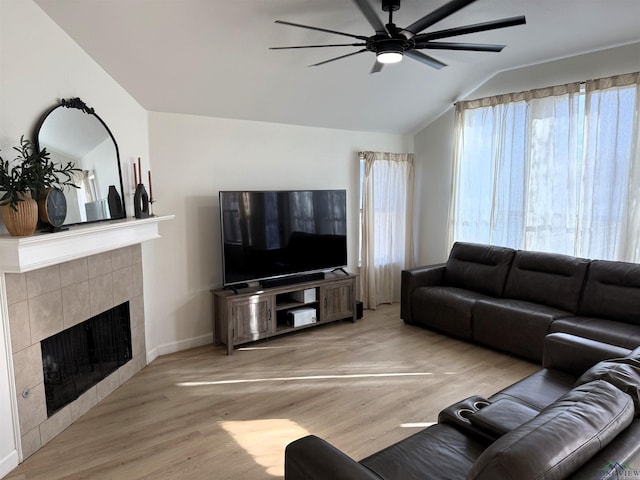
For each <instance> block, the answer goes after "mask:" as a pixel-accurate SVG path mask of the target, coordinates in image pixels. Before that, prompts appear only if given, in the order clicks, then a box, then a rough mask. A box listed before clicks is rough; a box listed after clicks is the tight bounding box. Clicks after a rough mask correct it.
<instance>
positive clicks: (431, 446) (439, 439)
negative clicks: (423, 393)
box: [360, 424, 487, 480]
mask: <svg viewBox="0 0 640 480" xmlns="http://www.w3.org/2000/svg"><path fill="white" fill-rule="evenodd" d="M486 446H487V443H485V442H482V441H480V440H478V439H475V438H474V437H472V436H471V435H468V434H466V433H463V432H461V431H460V430H457V429H456V428H455V427H453V426H451V425H446V424H436V425H433V426H431V427H429V428H426V429H425V430H422V431H420V432H418V433H416V434H414V435H412V436H410V437H408V438H406V439H404V440H401V441H400V442H398V443H396V444H394V445H391V446H390V447H387V448H385V449H384V450H380V451H379V452H376V453H374V454H373V455H371V456H369V457H367V458H365V459H364V460H361V461H360V464H362V465H364V466H365V467H367V468H368V469H370V470H372V471H373V472H375V473H377V474H378V475H379V476H380V477H382V478H384V479H386V480H424V479H425V478H429V479H431V480H451V479H464V478H465V477H466V475H467V472H469V470H470V469H471V467H472V465H473V464H474V462H475V461H476V459H477V458H478V457H479V456H480V454H481V453H482V451H483V450H484V449H485V448H486Z"/></svg>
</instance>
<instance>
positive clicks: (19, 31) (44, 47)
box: [0, 0, 149, 476]
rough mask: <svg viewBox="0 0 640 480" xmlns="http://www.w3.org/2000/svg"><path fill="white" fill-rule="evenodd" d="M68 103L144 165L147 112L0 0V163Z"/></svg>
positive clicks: (25, 8) (36, 18) (2, 402)
mask: <svg viewBox="0 0 640 480" xmlns="http://www.w3.org/2000/svg"><path fill="white" fill-rule="evenodd" d="M70 97H80V98H82V99H83V100H84V101H85V102H86V103H87V104H88V105H89V106H92V107H94V108H95V110H96V113H98V115H100V117H101V118H102V119H103V120H104V121H105V123H106V124H107V125H109V127H110V128H111V130H112V132H113V135H114V136H115V138H116V139H117V141H118V145H119V147H120V155H121V158H122V159H123V161H125V160H129V161H132V159H133V158H137V157H138V156H142V157H143V158H148V156H149V148H148V119H147V112H146V111H145V110H144V109H143V108H141V107H140V105H139V104H138V103H137V102H136V101H135V100H134V99H133V98H132V97H131V96H130V95H129V94H128V93H127V92H126V91H124V90H123V89H122V88H121V87H120V85H118V84H117V83H116V82H115V81H114V80H113V79H112V78H111V77H110V76H109V75H107V74H106V73H105V72H104V70H102V69H101V68H100V67H99V66H98V65H97V64H96V63H95V62H94V61H93V60H92V59H91V58H90V57H89V56H88V55H87V54H86V53H85V52H84V51H82V50H81V49H80V48H79V47H78V46H77V45H76V44H75V43H74V42H73V41H72V40H71V39H70V38H69V36H68V35H67V34H66V33H64V32H63V31H62V30H61V29H60V28H59V27H58V26H57V25H56V24H55V23H54V22H53V21H52V20H51V19H50V18H49V17H48V16H47V15H46V14H45V13H44V12H43V11H42V10H41V9H40V8H39V7H38V6H37V5H36V4H35V3H33V2H32V1H31V0H0V149H1V150H2V151H1V152H0V155H1V156H2V157H3V158H4V159H5V160H11V159H13V158H14V155H12V150H11V147H12V146H13V145H17V144H18V142H19V140H20V136H21V135H25V136H27V137H28V138H32V137H33V130H34V128H35V126H36V123H37V121H38V119H39V118H40V116H41V115H42V114H43V113H44V112H45V110H47V109H48V108H49V107H51V106H53V105H55V104H57V103H58V101H59V99H60V98H70ZM2 228H3V229H4V226H2ZM145 295H146V293H145ZM0 316H1V312H0ZM2 322H5V323H8V322H7V319H6V318H2ZM7 350H9V351H10V345H9V340H8V339H7V338H4V337H3V336H2V335H0V355H1V356H2V357H4V356H5V352H6V351H7ZM6 376H7V371H6V365H5V363H4V362H2V361H0V432H2V434H0V476H2V475H3V474H4V473H6V470H4V468H5V467H7V466H10V465H11V462H13V461H14V460H15V458H17V457H15V455H14V452H15V449H16V444H15V441H14V439H13V438H12V435H11V434H10V432H12V426H11V425H12V419H11V412H10V402H9V401H10V393H9V389H8V384H7V382H6V381H5V380H6ZM3 462H4V463H3Z"/></svg>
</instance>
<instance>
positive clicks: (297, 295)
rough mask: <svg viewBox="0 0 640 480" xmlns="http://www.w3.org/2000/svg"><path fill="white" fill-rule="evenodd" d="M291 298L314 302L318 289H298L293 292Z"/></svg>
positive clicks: (298, 300) (303, 301)
mask: <svg viewBox="0 0 640 480" xmlns="http://www.w3.org/2000/svg"><path fill="white" fill-rule="evenodd" d="M291 298H293V299H294V300H295V301H296V302H302V303H312V302H315V301H316V289H315V288H305V289H304V290H298V291H295V292H291Z"/></svg>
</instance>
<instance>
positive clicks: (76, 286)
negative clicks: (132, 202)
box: [0, 215, 175, 462]
mask: <svg viewBox="0 0 640 480" xmlns="http://www.w3.org/2000/svg"><path fill="white" fill-rule="evenodd" d="M173 218H175V216H174V215H164V216H154V217H149V218H146V219H134V218H128V219H125V220H117V221H111V222H109V221H107V222H97V223H93V224H85V225H77V226H72V227H70V228H69V229H68V230H66V231H62V232H57V233H54V234H47V233H36V234H35V235H33V236H30V237H9V236H8V235H2V234H0V320H1V321H2V324H1V325H0V327H2V329H3V334H4V337H5V338H7V339H9V342H7V344H6V345H5V348H6V350H5V352H0V353H4V354H5V355H6V357H7V362H8V366H9V372H10V378H9V379H8V380H9V393H10V397H9V402H10V404H11V411H12V417H13V418H12V423H13V432H2V434H3V435H11V434H12V433H13V437H14V440H15V443H14V445H15V446H16V451H15V458H16V459H17V460H18V462H20V461H22V460H23V459H25V458H27V457H29V456H31V455H32V454H33V453H35V452H36V451H37V450H38V449H40V448H41V447H42V446H43V445H45V444H46V443H48V442H49V441H50V440H51V439H53V438H54V437H55V436H56V435H58V434H59V433H60V432H62V431H63V430H64V429H65V428H67V427H68V426H69V425H71V424H72V423H73V422H74V421H76V420H77V419H78V418H79V417H80V416H82V415H83V414H84V413H86V412H87V411H88V410H89V409H91V408H92V407H93V406H94V405H96V404H97V403H98V402H100V401H101V400H102V399H103V398H105V397H106V396H107V395H109V394H110V393H111V392H113V391H114V390H115V389H116V388H118V387H119V386H120V385H122V384H123V383H124V382H125V381H126V380H128V379H129V378H131V376H133V375H134V374H135V373H136V372H138V371H139V370H140V369H142V368H143V367H144V366H145V365H146V363H147V346H146V345H145V325H146V324H147V321H148V319H146V317H145V311H144V310H145V309H144V285H143V283H144V282H143V261H142V259H143V257H144V256H145V255H144V248H143V244H144V243H146V242H147V241H149V240H155V239H158V238H160V235H159V232H158V224H159V223H160V222H163V221H165V220H171V219H173ZM127 301H128V302H129V316H130V326H131V346H132V352H131V353H132V358H131V360H129V361H128V362H127V363H125V364H124V365H122V366H121V367H120V368H119V369H118V370H116V371H115V372H113V373H111V374H110V375H108V376H107V377H106V378H105V379H103V380H102V381H100V382H99V383H98V384H96V385H94V386H93V387H91V388H90V389H89V390H87V391H86V392H84V393H83V394H82V395H80V397H79V398H77V399H76V400H74V401H73V402H71V403H70V404H68V405H67V406H65V407H63V408H61V409H60V410H58V411H57V412H55V413H54V414H53V415H52V416H51V417H48V418H47V407H46V400H45V388H44V374H43V366H42V353H41V345H40V343H41V341H42V340H44V339H46V338H48V337H50V336H52V335H55V334H57V333H59V332H61V331H63V330H66V329H68V328H70V327H72V326H75V325H77V324H79V323H81V322H84V321H85V320H88V319H89V318H91V317H94V316H96V315H98V314H101V313H103V312H105V311H107V310H110V309H111V308H113V307H116V306H118V305H121V304H123V303H125V302H127Z"/></svg>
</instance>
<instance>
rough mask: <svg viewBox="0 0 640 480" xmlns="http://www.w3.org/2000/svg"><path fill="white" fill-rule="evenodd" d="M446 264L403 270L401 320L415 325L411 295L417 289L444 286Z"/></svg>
mask: <svg viewBox="0 0 640 480" xmlns="http://www.w3.org/2000/svg"><path fill="white" fill-rule="evenodd" d="M445 265H446V264H445V263H439V264H437V265H427V266H423V267H416V268H411V269H407V270H402V277H401V281H400V318H402V319H403V320H404V321H405V322H406V323H413V318H412V315H411V300H410V299H411V294H412V293H413V291H414V290H415V289H416V288H417V287H426V286H429V285H442V284H443V282H444V271H445Z"/></svg>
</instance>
